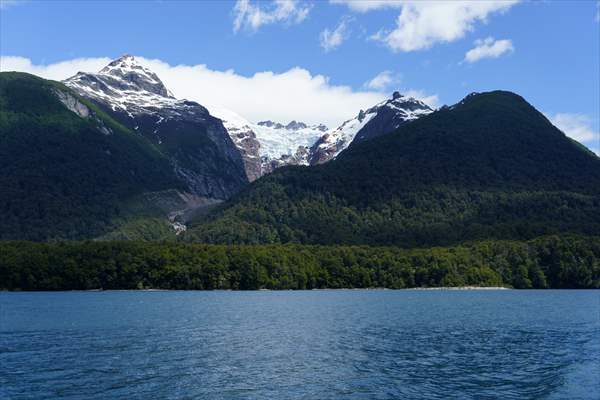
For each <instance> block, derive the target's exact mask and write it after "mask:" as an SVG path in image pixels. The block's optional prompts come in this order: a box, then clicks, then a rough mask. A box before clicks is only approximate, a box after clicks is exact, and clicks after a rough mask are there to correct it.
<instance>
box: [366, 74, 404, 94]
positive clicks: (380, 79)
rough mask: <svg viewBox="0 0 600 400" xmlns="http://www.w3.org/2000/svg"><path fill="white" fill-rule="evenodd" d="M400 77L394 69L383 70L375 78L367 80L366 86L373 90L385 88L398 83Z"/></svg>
mask: <svg viewBox="0 0 600 400" xmlns="http://www.w3.org/2000/svg"><path fill="white" fill-rule="evenodd" d="M399 83H400V77H399V76H398V75H397V74H394V73H393V72H392V71H383V72H380V73H378V74H377V75H376V76H375V77H374V78H373V79H371V80H369V81H367V82H365V84H364V87H366V88H367V89H371V90H385V89H389V88H390V87H391V86H395V85H398V84H399Z"/></svg>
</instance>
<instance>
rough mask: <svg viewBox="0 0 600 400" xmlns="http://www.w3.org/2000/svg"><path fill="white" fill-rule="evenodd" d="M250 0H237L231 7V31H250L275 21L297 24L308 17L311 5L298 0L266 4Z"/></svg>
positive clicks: (283, 0)
mask: <svg viewBox="0 0 600 400" xmlns="http://www.w3.org/2000/svg"><path fill="white" fill-rule="evenodd" d="M263 4H264V3H258V2H256V3H252V2H251V1H250V0H238V1H237V2H236V3H235V6H234V7H233V15H234V20H233V31H234V32H238V31H239V30H241V29H243V28H245V29H248V30H249V31H251V32H255V31H257V30H258V29H259V28H260V27H261V26H263V25H268V24H275V23H286V24H298V23H300V22H302V21H304V20H305V19H306V17H308V14H309V12H310V9H311V7H310V6H309V5H306V4H305V3H303V2H300V1H298V0H274V1H273V2H271V3H269V4H268V5H266V6H263Z"/></svg>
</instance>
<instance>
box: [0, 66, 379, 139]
mask: <svg viewBox="0 0 600 400" xmlns="http://www.w3.org/2000/svg"><path fill="white" fill-rule="evenodd" d="M136 59H137V60H138V61H139V62H140V63H141V64H143V65H145V66H147V67H148V68H150V69H152V70H153V71H154V72H156V74H157V75H158V76H159V77H160V78H161V79H162V81H163V82H164V83H165V85H166V86H167V87H168V88H169V89H170V90H171V91H172V92H173V93H174V94H175V96H176V97H178V98H186V99H190V100H194V101H197V102H199V103H200V104H203V105H205V106H207V107H209V108H210V106H219V107H224V108H227V109H230V110H233V111H235V112H236V113H238V114H240V115H242V116H244V117H245V118H247V119H249V120H251V121H260V120H264V119H271V120H276V121H281V122H287V121H291V120H293V119H296V120H301V121H304V122H307V123H325V124H327V125H328V126H332V127H335V126H338V125H339V124H340V123H341V122H342V121H344V120H346V119H349V118H352V117H354V116H355V114H357V113H358V111H359V110H361V109H366V108H369V107H371V106H373V105H374V104H376V103H378V102H380V101H382V100H383V99H385V98H386V95H385V94H382V93H380V92H375V91H368V90H364V91H355V90H353V89H352V88H351V87H349V86H344V85H332V84H330V83H329V78H328V77H325V76H323V75H313V74H311V72H309V71H308V70H306V69H303V68H299V67H296V68H292V69H290V70H288V71H285V72H281V73H275V72H271V71H264V72H258V73H255V74H254V75H252V76H243V75H240V74H237V73H235V72H234V71H233V70H226V71H217V70H211V69H210V68H208V67H207V66H206V65H176V66H171V65H169V64H167V63H165V62H163V61H161V60H152V59H145V58H142V57H136ZM108 62H110V59H109V58H104V57H103V58H80V59H74V60H69V61H63V62H59V63H56V64H50V65H35V64H32V63H31V61H30V60H29V59H27V58H23V57H0V70H1V71H23V72H29V73H32V74H35V75H38V76H42V77H44V78H47V79H54V80H62V79H66V78H68V77H70V76H72V75H74V74H75V73H77V72H78V71H84V72H97V71H99V70H100V69H101V68H102V67H104V66H105V65H106V64H108Z"/></svg>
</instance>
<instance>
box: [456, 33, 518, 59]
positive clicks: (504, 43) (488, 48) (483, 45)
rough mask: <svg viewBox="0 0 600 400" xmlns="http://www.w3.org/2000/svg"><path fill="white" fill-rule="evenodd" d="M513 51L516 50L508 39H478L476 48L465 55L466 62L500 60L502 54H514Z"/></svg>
mask: <svg viewBox="0 0 600 400" xmlns="http://www.w3.org/2000/svg"><path fill="white" fill-rule="evenodd" d="M513 51H515V48H514V46H513V44H512V41H510V40H508V39H502V40H494V38H493V37H488V38H485V39H477V40H476V41H475V47H473V48H472V49H471V50H469V51H467V53H466V54H465V59H464V61H466V62H469V63H474V62H477V61H479V60H481V59H483V58H498V57H500V56H501V55H502V54H505V53H512V52H513Z"/></svg>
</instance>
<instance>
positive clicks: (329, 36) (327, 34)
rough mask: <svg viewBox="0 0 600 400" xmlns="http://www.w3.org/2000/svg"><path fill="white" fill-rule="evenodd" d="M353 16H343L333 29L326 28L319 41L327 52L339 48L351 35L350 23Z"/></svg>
mask: <svg viewBox="0 0 600 400" xmlns="http://www.w3.org/2000/svg"><path fill="white" fill-rule="evenodd" d="M350 22H352V18H349V17H343V18H342V19H341V20H340V22H339V24H338V25H337V26H336V27H335V29H333V30H332V31H331V30H329V29H325V30H323V31H322V32H321V34H320V35H319V42H320V44H321V47H322V48H323V50H325V52H329V51H331V50H334V49H336V48H338V47H339V46H340V45H341V44H342V43H343V42H344V40H346V39H347V38H348V37H349V36H350V29H349V27H348V26H349V24H350Z"/></svg>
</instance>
